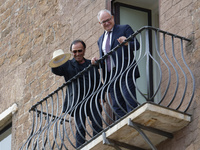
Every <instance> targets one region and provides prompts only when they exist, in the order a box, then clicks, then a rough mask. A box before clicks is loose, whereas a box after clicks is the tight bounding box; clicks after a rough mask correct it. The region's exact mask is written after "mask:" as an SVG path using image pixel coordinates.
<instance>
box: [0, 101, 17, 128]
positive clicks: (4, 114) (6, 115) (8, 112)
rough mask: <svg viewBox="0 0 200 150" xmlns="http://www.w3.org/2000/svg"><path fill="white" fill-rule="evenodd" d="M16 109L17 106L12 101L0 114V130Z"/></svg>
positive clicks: (7, 122)
mask: <svg viewBox="0 0 200 150" xmlns="http://www.w3.org/2000/svg"><path fill="white" fill-rule="evenodd" d="M17 110H18V106H17V104H16V103H14V104H13V105H12V106H10V107H9V108H8V109H6V110H5V111H4V112H2V113H1V114H0V130H2V129H3V128H4V127H5V126H7V125H8V124H9V123H10V122H11V119H12V115H13V114H14V113H15V112H16V111H17Z"/></svg>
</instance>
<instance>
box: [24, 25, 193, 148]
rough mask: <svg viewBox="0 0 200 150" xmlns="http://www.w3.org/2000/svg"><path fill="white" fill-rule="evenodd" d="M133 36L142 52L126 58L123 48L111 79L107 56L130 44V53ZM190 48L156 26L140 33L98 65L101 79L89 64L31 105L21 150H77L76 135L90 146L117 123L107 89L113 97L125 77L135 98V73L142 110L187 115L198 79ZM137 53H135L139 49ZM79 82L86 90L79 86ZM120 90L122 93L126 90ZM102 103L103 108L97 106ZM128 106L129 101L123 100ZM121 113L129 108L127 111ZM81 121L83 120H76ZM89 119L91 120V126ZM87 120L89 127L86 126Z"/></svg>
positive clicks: (173, 35) (184, 42)
mask: <svg viewBox="0 0 200 150" xmlns="http://www.w3.org/2000/svg"><path fill="white" fill-rule="evenodd" d="M133 38H134V42H135V43H136V40H135V39H136V38H137V39H138V41H139V43H140V47H139V49H138V50H137V51H134V52H133V53H134V56H135V57H134V58H133V59H130V57H128V58H129V59H128V60H123V58H124V57H123V55H124V49H123V48H122V58H121V59H122V61H119V60H116V62H115V70H111V72H110V74H112V75H111V76H110V78H109V77H108V76H107V75H108V72H106V71H105V70H103V69H104V65H105V66H106V64H107V59H106V58H108V56H111V54H114V56H117V53H116V51H117V49H119V48H121V47H123V46H124V44H125V43H126V42H128V43H129V45H128V50H130V49H131V48H130V41H131V40H133ZM189 44H190V40H189V39H187V38H184V37H181V36H178V35H175V34H172V33H168V32H165V31H162V30H160V29H156V28H153V27H143V28H141V29H139V30H138V31H136V32H135V33H134V34H133V35H131V36H130V37H129V38H127V40H126V41H124V42H123V43H122V44H119V45H118V46H117V47H115V48H114V49H113V50H112V51H111V52H110V53H109V54H107V55H105V56H104V57H102V58H100V59H99V60H98V61H97V64H98V67H99V72H100V73H99V75H98V73H97V72H96V71H95V69H96V67H97V66H93V65H90V66H88V67H87V68H85V69H84V70H83V71H82V72H80V73H79V74H77V75H76V76H75V77H74V78H72V79H71V80H69V81H68V82H67V83H64V84H63V85H62V86H61V87H59V88H58V89H57V90H55V91H54V92H52V93H50V94H49V95H48V96H46V97H45V98H43V99H42V100H40V101H39V102H38V103H36V104H35V105H33V106H32V107H31V109H30V112H32V115H33V120H32V121H33V122H32V131H31V132H30V136H29V137H28V139H27V140H26V142H25V143H24V144H23V145H22V147H21V149H77V147H76V144H75V143H76V142H77V141H76V134H78V133H79V136H80V137H81V138H83V139H84V141H86V142H87V141H90V140H91V139H92V138H94V136H96V135H98V132H100V131H101V130H104V129H105V128H108V127H110V126H112V125H114V124H115V123H116V119H115V117H114V116H117V118H119V116H118V114H117V113H116V111H115V109H113V107H112V99H111V98H110V96H109V89H110V88H111V85H112V84H114V87H113V88H114V93H115V91H116V90H117V89H115V85H116V84H117V82H118V83H119V87H120V88H122V87H121V82H122V78H124V80H125V82H126V85H127V87H126V88H127V89H128V92H129V93H130V95H131V91H130V90H129V81H128V80H127V76H128V74H132V77H133V78H132V81H133V83H134V84H135V87H136V93H137V98H135V97H134V96H133V95H131V96H132V98H133V99H134V101H135V102H136V103H137V105H138V106H139V105H141V104H143V103H145V102H148V101H151V102H154V103H156V104H159V105H162V106H166V107H168V108H171V109H174V110H178V111H181V112H184V113H186V112H187V111H188V109H189V108H190V106H191V103H192V100H193V97H194V91H195V80H194V77H193V74H192V72H191V70H190V69H189V67H188V65H187V64H186V60H185V57H186V55H185V53H186V52H187V48H188V47H189V46H188V45H189ZM135 45H136V44H135ZM135 49H137V48H136V46H135ZM128 54H130V53H128ZM112 57H113V55H112ZM112 57H111V58H112ZM116 58H117V57H116ZM125 61H127V62H126V65H127V66H124V64H125ZM118 62H121V63H122V64H121V65H122V66H124V67H122V68H123V69H121V70H120V69H119V68H118V66H119V64H118ZM136 67H139V70H140V78H138V79H137V80H136V79H135V78H134V73H135V68H136ZM105 69H106V68H105ZM104 71H105V72H104ZM102 72H104V73H105V74H104V73H102ZM116 81H117V82H116ZM81 84H83V85H82V86H83V87H84V88H81V87H82V86H81ZM86 85H88V86H86ZM70 89H71V90H70ZM120 91H121V94H122V95H123V92H122V89H120ZM81 93H82V94H81ZM70 94H72V95H74V96H72V97H71V99H70V101H68V102H67V103H68V104H65V105H66V106H65V108H66V109H64V105H63V104H64V101H65V98H66V97H67V98H68V99H69V97H70ZM115 94H116V95H117V93H115ZM116 99H117V98H116ZM99 100H100V103H101V106H99ZM117 102H118V104H119V106H120V100H118V99H117ZM125 102H126V103H127V102H128V101H127V100H125ZM120 108H122V106H120ZM122 109H123V108H122ZM132 109H134V108H133V107H132ZM101 110H102V112H101ZM123 111H126V110H124V109H123ZM127 113H128V112H127ZM129 113H131V112H129ZM89 115H90V116H91V117H90V118H89V117H88V116H89ZM84 118H85V119H84ZM97 118H98V119H100V120H101V122H102V123H103V125H101V123H100V122H99V120H98V119H97ZM78 119H80V120H79V121H77V120H78ZM91 119H93V125H92V123H91V121H90V120H91ZM85 120H86V124H84V122H85ZM94 124H95V125H96V128H95V127H94ZM80 125H82V128H83V129H84V132H85V133H86V136H84V135H82V133H81V132H80V130H79V129H80V128H79V127H78V126H80ZM92 132H93V134H92ZM78 143H79V141H78ZM79 145H81V144H80V143H79Z"/></svg>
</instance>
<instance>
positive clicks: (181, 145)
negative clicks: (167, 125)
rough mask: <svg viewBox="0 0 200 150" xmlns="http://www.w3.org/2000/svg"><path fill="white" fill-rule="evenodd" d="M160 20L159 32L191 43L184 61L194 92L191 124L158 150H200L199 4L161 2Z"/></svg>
mask: <svg viewBox="0 0 200 150" xmlns="http://www.w3.org/2000/svg"><path fill="white" fill-rule="evenodd" d="M159 2H160V4H159V19H160V28H161V29H162V30H165V31H168V32H171V33H174V34H177V35H181V36H183V37H186V38H189V39H191V42H190V43H189V44H188V45H187V46H188V47H187V51H186V52H184V53H185V59H186V62H187V64H188V65H189V67H190V69H191V70H192V72H193V74H194V77H195V81H196V91H195V96H194V102H193V104H192V105H191V107H190V109H189V111H188V112H189V113H191V114H192V121H191V123H190V124H189V125H188V126H187V127H186V128H184V129H182V130H181V131H179V132H177V133H175V134H174V138H173V139H170V140H167V141H165V142H163V143H161V144H160V145H159V146H158V149H159V150H199V149H200V144H199V143H200V136H199V135H200V118H199V115H198V114H200V102H199V96H200V95H199V93H200V92H199V90H200V87H199V85H200V82H199V81H200V79H199V71H198V70H199V66H200V46H199V43H200V42H199V40H200V36H199V32H200V17H199V14H200V1H198V0H160V1H159Z"/></svg>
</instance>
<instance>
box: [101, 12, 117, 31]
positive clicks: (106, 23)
mask: <svg viewBox="0 0 200 150" xmlns="http://www.w3.org/2000/svg"><path fill="white" fill-rule="evenodd" d="M99 23H100V24H101V26H102V27H103V29H104V30H106V31H111V29H112V28H113V26H114V25H115V21H114V17H113V16H111V15H110V14H109V13H108V12H102V13H101V15H100V16H99Z"/></svg>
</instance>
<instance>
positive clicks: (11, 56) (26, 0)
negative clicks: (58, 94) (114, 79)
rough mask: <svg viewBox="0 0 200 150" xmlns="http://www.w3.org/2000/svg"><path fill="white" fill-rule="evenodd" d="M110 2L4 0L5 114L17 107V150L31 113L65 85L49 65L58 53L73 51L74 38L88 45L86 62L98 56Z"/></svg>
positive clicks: (1, 64)
mask: <svg viewBox="0 0 200 150" xmlns="http://www.w3.org/2000/svg"><path fill="white" fill-rule="evenodd" d="M103 8H105V1H104V0H1V1H0V76H1V80H0V103H1V105H0V113H2V112H3V111H4V110H6V109H7V108H8V107H10V106H11V105H12V104H13V103H17V105H18V112H17V113H16V114H14V115H13V118H12V124H13V126H12V149H13V150H14V149H19V148H20V146H22V143H23V142H25V140H26V139H27V138H28V135H29V134H30V131H31V123H32V116H31V113H29V112H28V111H29V109H30V108H31V106H32V105H33V104H35V103H36V102H37V101H39V100H40V99H42V98H44V97H45V96H47V95H48V94H49V93H51V92H53V91H54V90H55V89H57V88H58V87H59V86H60V85H62V84H63V82H64V80H63V78H60V77H57V76H55V75H53V74H52V73H51V70H50V68H49V66H48V63H49V61H50V59H51V58H52V53H53V51H54V50H56V49H60V48H61V49H63V50H64V51H65V52H69V46H70V43H71V42H72V41H73V40H74V39H77V38H79V39H82V40H84V41H85V42H86V45H87V49H86V56H85V57H86V58H91V57H92V56H94V55H95V56H98V46H97V40H98V37H99V36H100V35H101V34H102V32H103V30H102V29H101V27H100V25H99V24H98V20H97V17H96V16H97V13H98V11H99V10H101V9H103Z"/></svg>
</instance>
